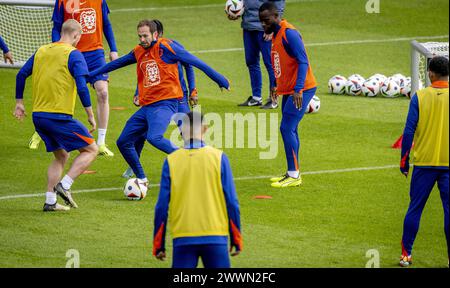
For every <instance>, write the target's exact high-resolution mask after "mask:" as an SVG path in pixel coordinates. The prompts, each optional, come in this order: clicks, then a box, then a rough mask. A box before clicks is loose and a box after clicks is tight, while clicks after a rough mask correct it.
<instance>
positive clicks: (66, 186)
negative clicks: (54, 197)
mask: <svg viewBox="0 0 450 288" xmlns="http://www.w3.org/2000/svg"><path fill="white" fill-rule="evenodd" d="M61 184H62V186H63V188H64V189H65V190H70V187H72V184H73V179H72V178H70V176H69V175H66V176H64V178H63V179H62V180H61Z"/></svg>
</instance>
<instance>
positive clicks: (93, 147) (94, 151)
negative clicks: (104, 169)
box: [79, 143, 98, 157]
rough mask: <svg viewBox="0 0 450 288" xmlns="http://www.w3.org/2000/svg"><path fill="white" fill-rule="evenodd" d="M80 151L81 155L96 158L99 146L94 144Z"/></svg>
mask: <svg viewBox="0 0 450 288" xmlns="http://www.w3.org/2000/svg"><path fill="white" fill-rule="evenodd" d="M79 151H80V153H88V154H91V155H93V156H94V157H95V156H97V154H98V146H97V144H95V143H93V144H91V145H89V146H86V147H84V148H81V149H79Z"/></svg>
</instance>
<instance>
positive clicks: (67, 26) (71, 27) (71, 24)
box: [61, 19, 82, 35]
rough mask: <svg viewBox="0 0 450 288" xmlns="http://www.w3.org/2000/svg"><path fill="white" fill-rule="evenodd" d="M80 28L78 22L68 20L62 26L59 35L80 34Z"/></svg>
mask: <svg viewBox="0 0 450 288" xmlns="http://www.w3.org/2000/svg"><path fill="white" fill-rule="evenodd" d="M81 30H82V27H81V24H80V23H78V21H76V20H74V19H69V20H67V21H66V22H64V24H63V25H62V28H61V35H70V34H73V33H75V32H81Z"/></svg>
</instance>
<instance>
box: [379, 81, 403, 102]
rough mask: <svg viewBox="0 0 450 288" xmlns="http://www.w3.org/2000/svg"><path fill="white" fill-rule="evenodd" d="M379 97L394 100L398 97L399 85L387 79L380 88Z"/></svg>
mask: <svg viewBox="0 0 450 288" xmlns="http://www.w3.org/2000/svg"><path fill="white" fill-rule="evenodd" d="M381 95H383V96H384V97H387V98H395V97H398V96H399V95H400V85H398V84H397V81H395V80H394V79H392V78H391V77H389V78H388V79H387V80H386V81H384V83H383V86H381Z"/></svg>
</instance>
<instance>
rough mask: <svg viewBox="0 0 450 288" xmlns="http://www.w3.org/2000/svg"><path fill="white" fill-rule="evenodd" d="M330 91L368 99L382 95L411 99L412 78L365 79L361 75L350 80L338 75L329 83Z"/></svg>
mask: <svg viewBox="0 0 450 288" xmlns="http://www.w3.org/2000/svg"><path fill="white" fill-rule="evenodd" d="M328 91H329V92H330V93H331V94H337V95H342V94H347V95H351V96H359V95H363V96H367V97H376V96H378V95H382V96H384V97H387V98H395V97H399V96H405V97H408V98H411V77H405V76H404V75H402V74H395V75H393V76H391V77H386V76H384V75H381V74H375V75H373V76H372V77H370V78H369V79H364V77H362V76H361V75H359V74H353V75H351V76H350V77H348V78H345V77H343V76H340V75H336V76H333V77H332V78H331V79H330V81H329V82H328Z"/></svg>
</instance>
